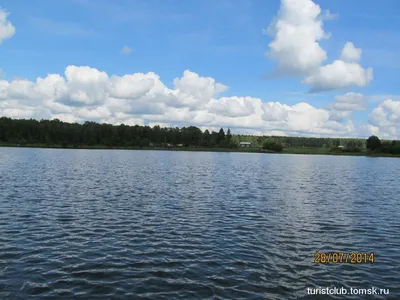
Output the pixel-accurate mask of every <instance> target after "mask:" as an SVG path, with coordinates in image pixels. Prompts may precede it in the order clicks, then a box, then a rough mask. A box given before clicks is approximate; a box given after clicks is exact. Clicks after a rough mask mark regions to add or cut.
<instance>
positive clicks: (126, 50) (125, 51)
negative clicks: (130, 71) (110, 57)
mask: <svg viewBox="0 0 400 300" xmlns="http://www.w3.org/2000/svg"><path fill="white" fill-rule="evenodd" d="M132 52H133V49H132V48H130V47H128V46H124V47H123V48H122V49H121V53H122V54H131V53H132Z"/></svg>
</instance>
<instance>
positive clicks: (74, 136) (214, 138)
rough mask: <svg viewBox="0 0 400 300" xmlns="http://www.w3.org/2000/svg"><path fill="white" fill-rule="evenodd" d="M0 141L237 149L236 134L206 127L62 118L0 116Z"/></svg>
mask: <svg viewBox="0 0 400 300" xmlns="http://www.w3.org/2000/svg"><path fill="white" fill-rule="evenodd" d="M0 143H3V144H4V143H5V144H20V145H29V144H31V145H47V146H62V147H80V146H107V147H149V146H158V147H165V146H166V145H167V144H170V145H175V146H176V145H180V146H186V147H187V146H197V147H221V148H233V147H236V144H234V143H233V141H232V134H231V131H230V129H229V128H228V130H227V132H226V133H225V131H224V129H223V128H221V129H220V130H219V132H215V131H212V132H210V131H209V130H205V131H204V132H203V131H202V130H200V129H199V128H197V127H195V126H189V127H183V128H177V127H176V128H161V127H160V126H158V125H157V126H154V127H150V126H139V125H135V126H128V125H123V124H122V125H111V124H99V123H96V122H85V123H83V124H78V123H66V122H62V121H60V120H58V119H54V120H41V121H37V120H34V119H29V120H26V119H10V118H6V117H2V118H0Z"/></svg>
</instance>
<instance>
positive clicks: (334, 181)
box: [0, 148, 400, 299]
mask: <svg viewBox="0 0 400 300" xmlns="http://www.w3.org/2000/svg"><path fill="white" fill-rule="evenodd" d="M399 177H400V159H395V158H368V157H337V156H306V155H273V154H248V153H201V152H173V151H119V150H57V149H20V148H15V149H13V148H0V299H308V298H310V299H331V298H337V299H344V298H345V297H343V296H331V298H330V297H328V296H326V295H325V296H307V288H317V287H328V286H331V287H333V286H336V287H345V288H348V289H350V288H351V287H353V288H370V287H378V288H385V289H389V290H390V296H389V297H388V296H384V297H383V296H381V297H376V298H373V299H388V298H390V297H392V298H393V299H396V298H397V299H400V293H399V289H398V287H399V286H400V262H399V259H400V180H399ZM317 251H340V252H351V251H354V252H359V251H362V252H375V260H376V262H375V264H371V263H369V264H356V265H351V264H314V262H313V260H314V253H315V252H317ZM347 298H349V297H346V299H347ZM356 298H357V297H354V299H356ZM359 298H360V299H364V298H365V297H359Z"/></svg>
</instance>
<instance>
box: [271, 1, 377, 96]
mask: <svg viewBox="0 0 400 300" xmlns="http://www.w3.org/2000/svg"><path fill="white" fill-rule="evenodd" d="M327 19H333V17H332V14H331V13H330V12H329V11H328V12H324V13H323V12H321V8H320V6H319V5H317V4H316V3H314V2H313V1H312V0H281V7H280V9H279V12H278V15H277V17H276V18H275V20H274V21H273V22H272V24H271V25H270V26H269V27H268V29H267V31H266V32H267V33H269V34H271V35H272V36H273V37H274V39H273V41H272V42H271V43H270V44H269V48H270V51H269V52H268V53H267V56H268V57H269V58H271V59H273V60H275V61H276V62H277V63H278V67H277V69H276V70H275V73H277V74H279V75H290V76H304V80H303V81H302V82H303V83H304V84H307V85H311V90H310V92H312V93H314V92H322V91H327V90H336V89H344V88H347V87H350V86H354V85H355V86H359V87H364V86H366V85H368V84H369V83H370V82H371V80H372V79H373V73H372V69H371V68H368V69H364V68H363V67H362V66H361V65H360V64H359V63H358V61H359V60H360V58H361V52H362V51H361V49H360V48H356V47H355V46H354V44H353V43H352V42H347V43H346V44H345V45H344V48H343V50H342V53H341V57H340V59H338V60H335V61H334V62H332V63H330V64H326V65H323V63H324V61H325V60H326V59H327V53H326V51H325V50H324V49H322V48H321V46H320V44H319V41H321V40H322V39H324V38H329V37H330V35H329V34H328V33H326V32H325V31H324V29H323V20H327Z"/></svg>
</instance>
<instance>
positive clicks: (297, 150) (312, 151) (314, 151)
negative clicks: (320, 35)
mask: <svg viewBox="0 0 400 300" xmlns="http://www.w3.org/2000/svg"><path fill="white" fill-rule="evenodd" d="M0 147H2V148H38V149H68V150H146V151H147V150H154V151H186V152H234V153H264V154H300V155H331V156H366V157H394V158H400V155H393V154H389V153H368V152H366V151H362V152H331V151H330V150H329V149H327V148H306V147H304V148H301V147H291V148H284V149H283V151H282V152H275V151H270V150H262V149H260V148H235V149H230V148H206V147H173V148H164V147H143V148H140V147H110V146H101V145H97V146H78V147H62V146H61V145H41V144H27V145H18V144H0Z"/></svg>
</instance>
